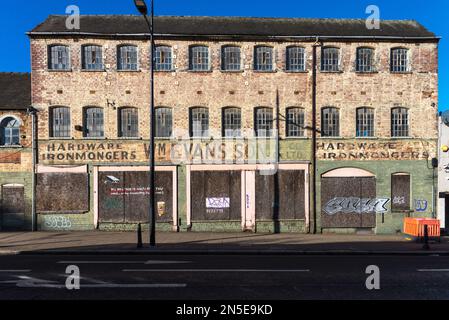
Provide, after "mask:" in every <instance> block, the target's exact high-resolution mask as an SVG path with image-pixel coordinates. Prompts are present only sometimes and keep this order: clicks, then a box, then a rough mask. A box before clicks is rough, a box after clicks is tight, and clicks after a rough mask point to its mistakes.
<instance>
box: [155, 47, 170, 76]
mask: <svg viewBox="0 0 449 320" xmlns="http://www.w3.org/2000/svg"><path fill="white" fill-rule="evenodd" d="M155 58H156V61H155V64H154V69H155V70H156V71H171V70H173V58H172V48H171V47H169V46H157V47H156V51H155Z"/></svg>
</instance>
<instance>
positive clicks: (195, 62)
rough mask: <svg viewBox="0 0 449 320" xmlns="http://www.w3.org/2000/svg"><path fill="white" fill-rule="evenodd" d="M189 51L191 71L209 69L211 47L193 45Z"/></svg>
mask: <svg viewBox="0 0 449 320" xmlns="http://www.w3.org/2000/svg"><path fill="white" fill-rule="evenodd" d="M189 51H190V54H189V59H190V63H189V69H190V70H191V71H209V48H208V47H206V46H191V47H190V49H189Z"/></svg>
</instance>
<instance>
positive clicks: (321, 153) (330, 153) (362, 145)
mask: <svg viewBox="0 0 449 320" xmlns="http://www.w3.org/2000/svg"><path fill="white" fill-rule="evenodd" d="M435 150H436V142H421V141H399V142H396V141H395V142H392V141H384V142H381V141H376V142H369V141H368V142H367V141H348V142H341V141H329V142H318V144H317V156H318V159H319V160H425V159H429V158H431V157H434V156H435V154H434V153H435Z"/></svg>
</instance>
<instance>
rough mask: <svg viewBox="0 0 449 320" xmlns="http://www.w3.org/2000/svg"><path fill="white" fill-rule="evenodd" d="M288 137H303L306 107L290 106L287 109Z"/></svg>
mask: <svg viewBox="0 0 449 320" xmlns="http://www.w3.org/2000/svg"><path fill="white" fill-rule="evenodd" d="M286 130H287V132H286V135H287V137H303V136H304V109H302V108H296V107H294V108H288V109H287V126H286Z"/></svg>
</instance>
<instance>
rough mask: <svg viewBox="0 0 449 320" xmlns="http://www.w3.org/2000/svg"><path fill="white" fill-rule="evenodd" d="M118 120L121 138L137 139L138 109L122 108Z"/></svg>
mask: <svg viewBox="0 0 449 320" xmlns="http://www.w3.org/2000/svg"><path fill="white" fill-rule="evenodd" d="M118 118H119V119H118V120H119V122H118V123H119V126H120V127H119V136H120V137H122V138H137V137H138V136H139V116H138V112H137V109H136V108H131V107H125V108H120V109H119V113H118Z"/></svg>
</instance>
